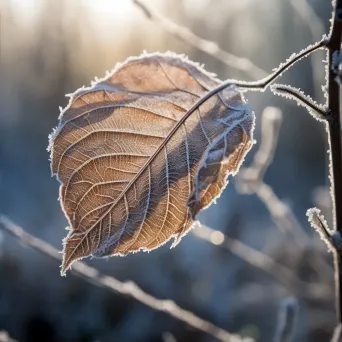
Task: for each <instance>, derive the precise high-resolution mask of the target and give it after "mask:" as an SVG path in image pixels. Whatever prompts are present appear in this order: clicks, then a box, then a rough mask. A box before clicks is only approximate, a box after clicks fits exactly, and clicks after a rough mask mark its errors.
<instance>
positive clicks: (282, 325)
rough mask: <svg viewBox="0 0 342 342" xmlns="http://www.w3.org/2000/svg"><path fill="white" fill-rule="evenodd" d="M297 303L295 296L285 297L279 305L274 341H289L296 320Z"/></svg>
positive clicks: (291, 337)
mask: <svg viewBox="0 0 342 342" xmlns="http://www.w3.org/2000/svg"><path fill="white" fill-rule="evenodd" d="M297 313H298V303H297V300H296V299H295V298H285V299H284V300H283V301H282V302H281V305H280V309H279V316H278V324H277V330H276V334H275V338H274V342H291V341H292V339H293V332H294V328H295V324H296V320H297Z"/></svg>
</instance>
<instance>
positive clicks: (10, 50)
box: [0, 0, 334, 342]
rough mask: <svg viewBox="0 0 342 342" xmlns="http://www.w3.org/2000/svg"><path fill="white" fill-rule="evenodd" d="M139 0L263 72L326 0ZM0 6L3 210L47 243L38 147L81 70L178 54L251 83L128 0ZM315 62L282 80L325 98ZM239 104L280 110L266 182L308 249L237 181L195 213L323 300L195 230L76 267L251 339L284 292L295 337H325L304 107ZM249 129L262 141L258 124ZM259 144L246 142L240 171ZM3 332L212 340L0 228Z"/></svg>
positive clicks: (52, 186)
mask: <svg viewBox="0 0 342 342" xmlns="http://www.w3.org/2000/svg"><path fill="white" fill-rule="evenodd" d="M146 2H148V4H149V6H151V7H152V8H155V9H156V10H158V11H159V12H160V13H163V14H164V16H167V17H168V18H169V19H170V20H172V21H174V22H177V23H178V24H181V25H183V26H186V27H188V28H190V29H191V30H192V31H193V32H195V33H196V34H197V35H198V36H200V37H203V38H206V39H210V40H213V41H216V42H218V43H219V45H220V46H221V47H222V48H223V49H224V50H226V51H229V52H230V53H233V54H236V55H239V56H243V57H246V58H248V59H250V60H251V61H253V63H254V64H256V65H258V66H259V67H260V68H262V69H264V70H266V71H267V72H270V71H271V70H272V69H273V68H275V67H277V65H278V64H279V63H280V62H282V61H284V60H285V59H286V58H287V57H288V56H289V55H290V54H291V53H292V52H297V51H299V50H300V49H302V48H304V47H305V46H307V45H308V44H310V43H312V42H314V41H317V40H318V39H320V37H321V35H322V34H323V33H324V32H326V31H327V28H328V21H329V17H330V12H331V8H330V3H329V1H319V0H262V1H255V0H239V1H236V0H212V1H210V0H159V1H158V0H153V1H151V0H150V1H146ZM0 6H1V8H0V9H1V67H0V212H1V213H4V214H6V215H7V216H8V217H10V218H11V219H12V220H14V221H15V222H16V223H17V224H19V225H21V226H22V227H24V229H25V230H27V231H28V232H30V233H32V234H34V235H36V236H37V237H39V238H41V239H43V240H45V241H47V242H49V243H51V244H53V245H54V246H55V247H56V248H58V249H59V250H60V249H61V240H62V238H63V237H64V236H65V235H66V231H65V230H64V227H65V226H66V224H67V222H66V219H65V218H64V215H63V213H62V211H61V209H60V205H59V203H58V201H57V198H58V182H57V181H56V180H55V179H54V178H51V176H50V169H49V160H48V158H49V156H48V153H47V151H46V147H47V144H48V134H49V133H51V131H52V128H53V127H55V126H56V125H57V118H58V115H59V109H58V107H59V106H62V107H64V106H65V105H66V104H67V101H68V99H67V98H66V97H65V96H64V94H67V93H71V92H74V91H75V90H76V89H77V88H79V87H81V86H82V85H89V84H90V81H91V80H93V79H94V76H99V77H102V76H104V74H105V71H106V70H110V69H112V68H113V67H114V65H115V64H116V63H117V62H120V61H123V60H124V59H126V58H127V57H128V56H131V55H139V54H140V53H142V51H143V50H146V51H148V52H153V51H166V50H173V51H176V52H178V53H185V54H187V55H188V56H189V58H190V59H192V60H195V61H199V62H201V63H204V64H205V67H206V69H207V70H208V71H212V72H215V73H216V74H218V76H219V77H220V78H221V79H227V78H236V79H244V80H252V79H253V78H252V77H251V76H250V75H248V74H246V73H243V72H241V71H237V70H235V69H234V68H231V67H227V66H226V65H224V64H223V63H222V62H220V61H217V60H216V59H214V58H212V57H210V56H208V55H206V54H205V53H203V52H200V51H198V50H197V49H194V48H191V47H190V46H189V45H187V44H185V43H183V42H180V41H179V40H177V39H176V38H174V37H173V36H171V35H169V34H168V33H166V32H164V31H163V30H162V29H161V28H160V27H159V26H158V25H157V24H156V23H153V22H151V21H149V20H148V19H147V18H146V17H145V16H144V14H143V13H142V11H141V10H139V9H138V8H137V7H136V6H134V4H133V3H132V2H131V1H129V0H73V1H70V0H0ZM316 16H317V17H318V18H317V17H316ZM318 19H320V20H321V21H320V20H318ZM324 58H325V56H324V53H323V52H321V51H318V52H316V53H315V54H314V56H313V57H310V58H308V59H306V60H304V61H301V62H300V63H298V65H296V66H295V67H294V68H293V69H291V70H290V71H289V72H288V73H287V74H286V75H285V76H284V77H283V79H282V80H281V81H282V82H284V83H289V84H292V85H295V86H297V87H300V88H301V89H302V90H304V91H305V92H306V93H308V94H310V95H312V96H314V98H315V99H317V101H319V102H324V97H323V93H322V91H321V86H322V85H323V84H324V82H325V81H324V63H323V62H322V60H323V59H324ZM247 98H248V100H249V103H250V106H251V107H252V109H253V110H254V111H255V113H256V116H257V118H260V114H261V113H262V111H263V109H264V108H265V107H266V106H269V105H272V106H278V107H280V108H281V109H282V111H283V114H284V117H283V124H282V127H281V131H280V137H279V145H278V148H277V151H276V154H275V158H274V161H273V163H272V165H271V166H270V168H269V169H268V171H267V173H266V176H265V182H266V183H268V184H269V185H271V187H272V188H273V189H274V191H275V192H276V194H277V195H278V196H279V197H280V198H281V199H282V200H283V201H284V202H285V203H286V204H287V205H288V206H289V208H291V209H292V210H293V212H294V213H295V214H296V215H297V217H298V220H299V221H300V223H301V225H302V229H303V230H304V231H306V232H307V233H308V234H309V235H310V236H312V240H311V242H310V244H309V246H307V248H306V249H300V248H298V246H297V247H296V244H295V240H296V237H293V236H292V237H291V236H289V234H287V233H286V232H282V231H280V230H279V229H278V228H277V227H276V225H275V224H274V222H273V221H272V219H271V218H270V215H269V213H268V211H267V210H266V208H265V207H264V205H263V204H262V203H261V202H260V201H258V199H257V197H256V196H255V195H252V196H241V195H239V194H237V192H236V190H235V187H234V180H232V181H231V183H230V184H229V186H228V187H227V189H226V190H225V192H224V193H223V195H222V196H221V197H220V199H219V200H218V202H217V204H216V205H213V206H212V207H211V208H210V209H208V210H206V211H205V212H203V213H201V215H200V217H199V219H200V221H201V222H203V223H205V224H206V225H208V226H210V227H212V228H214V229H217V230H220V231H222V232H223V233H224V234H226V235H228V236H230V237H233V238H235V239H238V240H240V241H243V242H245V243H246V244H248V245H250V246H252V247H254V248H256V249H259V250H262V251H263V252H264V253H266V254H268V255H270V256H271V257H272V258H273V259H275V260H278V261H279V262H281V263H282V264H283V265H286V266H288V267H289V268H290V269H291V270H292V271H293V273H294V274H295V275H296V276H298V277H299V278H300V279H301V280H303V281H305V282H306V281H308V282H312V283H315V284H318V285H327V286H330V288H331V297H329V298H327V297H326V296H325V297H324V296H320V295H319V294H318V295H317V296H315V297H312V298H304V297H302V296H301V295H300V294H298V288H296V286H293V287H291V286H284V285H283V284H281V283H279V282H278V281H277V280H276V279H275V278H274V277H272V276H271V275H267V274H265V273H263V272H262V271H260V270H258V269H256V268H253V267H252V266H250V265H248V264H247V263H246V262H245V261H243V260H241V259H240V258H238V257H236V256H234V254H233V253H231V252H229V251H228V250H227V249H223V248H221V247H220V246H215V245H213V244H210V243H208V242H206V241H203V240H200V239H198V238H196V237H195V236H194V235H193V234H188V235H187V236H186V237H185V238H184V239H183V241H182V242H181V243H180V244H179V245H178V246H177V248H175V249H171V250H170V249H169V248H168V246H169V244H168V245H167V246H163V247H161V248H160V249H159V250H156V251H153V252H152V253H149V254H148V253H139V254H135V255H130V256H128V257H126V258H110V259H109V260H108V261H103V260H87V263H89V264H91V265H93V266H95V267H96V268H98V269H100V270H101V271H103V272H104V273H106V274H110V275H113V276H115V277H117V278H118V279H121V280H128V279H132V280H134V281H135V282H137V284H139V285H140V286H141V287H142V288H143V289H144V290H146V291H147V292H149V293H151V294H153V295H154V296H156V297H158V298H170V299H173V300H175V301H176V302H177V303H178V304H180V305H181V306H182V307H184V308H186V309H189V310H191V311H193V312H195V313H196V314H198V315H199V316H201V317H203V318H206V319H208V320H210V321H212V322H214V323H216V324H217V325H219V326H221V327H223V328H225V329H227V330H228V331H232V332H238V333H240V334H242V335H247V336H252V337H254V338H255V339H256V340H257V341H263V342H267V341H271V340H272V337H273V335H274V330H275V326H276V321H277V311H278V307H279V303H280V301H281V300H282V299H283V298H285V297H287V296H295V297H296V298H297V299H298V300H299V306H300V310H299V319H298V321H297V325H296V332H295V341H301V342H305V341H310V342H321V341H326V340H328V336H330V332H331V329H332V328H333V326H334V312H333V304H332V295H333V288H332V271H331V269H330V268H328V271H327V272H325V273H323V275H322V274H321V275H319V271H320V270H313V269H312V265H311V264H310V261H311V260H312V255H315V254H319V255H320V257H322V258H325V259H326V261H327V263H328V264H329V262H330V256H329V255H328V254H327V253H326V251H325V246H324V245H323V243H321V242H320V241H318V239H317V238H316V236H315V235H314V234H313V232H311V230H310V228H309V227H308V224H307V222H306V217H305V211H306V209H307V208H308V207H310V206H313V205H315V204H316V203H317V201H318V202H320V203H321V205H324V208H326V212H325V214H326V215H327V217H328V218H329V199H327V196H326V190H325V186H326V185H327V184H328V178H327V174H328V173H327V154H326V150H327V145H326V138H325V131H324V127H323V125H321V124H320V123H318V122H316V121H314V120H313V119H312V118H311V117H310V116H309V115H308V114H307V113H306V112H305V111H304V109H302V108H299V107H297V106H296V105H295V104H294V103H293V102H290V101H285V100H283V99H279V98H275V97H274V96H272V95H271V93H269V92H265V93H263V94H258V93H251V94H248V95H247ZM255 137H256V140H257V141H258V142H259V140H260V120H258V121H257V126H256V136H255ZM257 148H258V144H257V145H255V146H254V148H253V150H252V152H251V153H250V155H249V157H248V159H247V161H246V163H247V164H246V165H248V163H249V162H250V161H251V158H252V156H253V154H254V153H255V151H256V150H257ZM324 208H322V209H324ZM323 211H324V210H323ZM0 234H1V232H0ZM304 290H305V288H304ZM2 329H4V330H6V331H8V332H9V333H10V335H11V336H12V337H14V338H16V339H18V340H20V341H34V342H40V341H44V342H45V341H75V342H76V341H79V342H81V341H104V342H105V341H118V342H121V341H122V342H131V341H132V342H133V341H141V342H142V341H149V342H152V341H168V342H171V341H173V340H172V339H171V338H175V339H176V341H178V342H181V341H187V342H189V341H212V340H213V339H212V338H210V337H208V336H207V335H205V334H203V333H201V332H198V331H196V330H194V329H191V328H189V327H188V326H186V325H184V324H183V323H180V322H178V321H176V320H174V319H172V318H171V317H168V316H167V315H165V314H161V313H158V312H154V311H153V310H151V309H149V308H146V307H145V306H143V305H142V304H139V303H138V302H136V301H134V300H132V299H128V298H125V297H123V296H119V295H116V294H113V293H109V292H108V291H107V290H105V289H101V288H97V287H94V286H92V285H90V284H87V283H86V282H84V281H83V280H82V279H79V278H76V277H74V276H73V275H72V274H71V273H69V274H68V276H67V277H66V278H61V277H60V275H59V265H58V264H57V263H56V262H55V261H52V260H50V259H48V258H44V256H42V255H41V254H38V253H37V252H35V251H33V250H31V249H28V248H23V246H21V245H20V244H18V243H17V242H16V241H14V239H12V238H10V237H8V236H5V235H0V330H2ZM167 332H170V333H171V334H172V335H170V334H167Z"/></svg>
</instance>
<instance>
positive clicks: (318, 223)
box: [306, 208, 334, 252]
mask: <svg viewBox="0 0 342 342" xmlns="http://www.w3.org/2000/svg"><path fill="white" fill-rule="evenodd" d="M306 216H307V217H308V220H309V223H310V225H311V227H312V228H314V229H315V230H316V232H317V233H318V234H319V236H320V238H321V239H322V240H323V241H324V242H325V244H326V245H327V247H328V251H329V252H331V251H333V250H334V246H333V242H332V239H331V231H330V229H329V228H328V223H327V221H326V220H325V218H324V216H323V215H322V214H321V210H320V209H318V208H311V209H308V210H307V212H306Z"/></svg>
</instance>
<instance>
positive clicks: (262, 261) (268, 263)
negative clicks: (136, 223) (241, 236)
mask: <svg viewBox="0 0 342 342" xmlns="http://www.w3.org/2000/svg"><path fill="white" fill-rule="evenodd" d="M192 233H193V234H194V235H195V236H197V237H199V238H200V239H203V240H205V241H208V242H210V243H211V244H213V245H216V246H220V247H223V248H225V249H227V250H228V251H230V252H231V253H233V254H234V255H236V256H237V257H239V258H241V259H242V260H244V261H245V262H247V263H248V264H250V265H251V266H253V267H255V268H258V269H260V270H262V271H263V272H265V273H267V274H269V275H271V276H272V277H274V278H275V279H276V280H278V281H279V282H280V283H281V284H283V285H284V286H285V287H286V288H287V289H288V290H289V291H291V292H293V293H296V294H298V295H300V296H302V297H305V298H309V299H312V298H317V297H320V296H323V297H324V298H327V297H326V296H328V297H331V289H330V288H328V287H324V286H322V285H318V286H317V285H316V284H310V283H306V282H303V281H302V280H300V279H298V278H297V277H296V275H295V274H294V272H293V271H292V270H290V269H288V268H287V267H285V266H283V265H281V264H279V263H277V262H276V261H275V260H273V259H272V258H271V257H269V256H268V255H266V254H264V253H262V252H260V251H258V250H256V249H254V248H252V247H250V246H248V245H246V244H244V243H243V242H241V241H239V240H235V239H232V238H230V237H228V236H227V235H224V234H223V233H222V232H220V231H218V230H214V229H211V228H209V227H207V226H205V225H203V224H201V223H199V222H198V224H197V225H196V227H195V228H194V229H193V230H192ZM321 298H322V297H321Z"/></svg>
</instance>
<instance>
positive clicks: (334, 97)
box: [326, 0, 342, 324]
mask: <svg viewBox="0 0 342 342" xmlns="http://www.w3.org/2000/svg"><path fill="white" fill-rule="evenodd" d="M332 4H333V15H332V19H331V27H330V32H329V38H328V42H327V48H328V65H327V69H326V73H327V88H328V96H327V106H328V108H329V111H330V112H331V114H332V116H333V117H332V120H330V121H329V122H328V124H327V128H328V133H329V134H328V136H329V147H330V148H329V153H330V165H329V166H330V168H329V169H330V184H331V196H332V208H333V231H334V232H336V233H338V234H339V235H341V234H342V118H341V115H340V110H341V107H340V106H341V103H340V86H339V84H338V83H337V82H336V71H335V67H334V64H335V60H336V55H339V54H340V53H341V41H342V0H335V1H332ZM334 268H335V294H336V311H337V321H338V323H339V324H341V323H342V253H341V252H340V251H338V250H335V251H334Z"/></svg>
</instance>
